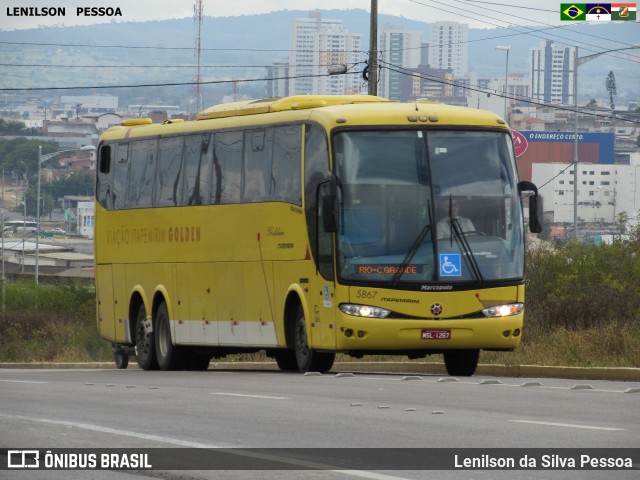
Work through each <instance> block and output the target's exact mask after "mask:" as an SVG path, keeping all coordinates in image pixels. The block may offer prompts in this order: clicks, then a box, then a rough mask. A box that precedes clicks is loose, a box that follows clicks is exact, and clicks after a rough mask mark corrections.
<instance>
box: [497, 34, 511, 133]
mask: <svg viewBox="0 0 640 480" xmlns="http://www.w3.org/2000/svg"><path fill="white" fill-rule="evenodd" d="M496 50H504V51H505V52H507V60H506V62H505V63H506V65H505V69H504V120H505V121H506V122H507V123H509V121H508V120H507V95H508V92H509V90H508V88H507V87H508V86H509V50H511V47H510V46H508V45H498V46H497V47H496Z"/></svg>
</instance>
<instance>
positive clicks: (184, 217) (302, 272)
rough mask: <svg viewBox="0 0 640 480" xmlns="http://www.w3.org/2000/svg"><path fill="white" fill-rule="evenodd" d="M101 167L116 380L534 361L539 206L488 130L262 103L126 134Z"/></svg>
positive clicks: (391, 111)
mask: <svg viewBox="0 0 640 480" xmlns="http://www.w3.org/2000/svg"><path fill="white" fill-rule="evenodd" d="M98 155H99V157H98V168H97V185H96V219H95V259H96V287H97V288H96V290H97V324H98V329H99V332H100V335H101V336H102V337H103V338H104V339H106V340H108V341H109V342H111V343H112V344H113V351H114V355H115V360H116V365H117V366H118V367H120V368H125V367H126V366H127V363H128V359H129V356H130V355H135V356H136V358H137V363H138V365H139V367H140V368H142V369H144V370H153V369H158V368H159V369H162V370H175V369H188V370H201V369H207V368H208V366H209V362H210V360H211V359H212V358H221V357H224V356H225V355H228V354H232V353H242V352H255V351H261V350H262V351H265V352H266V354H267V355H268V356H269V357H272V358H275V360H276V362H277V365H278V366H279V368H280V369H282V370H299V371H301V372H307V371H319V372H326V371H328V370H330V369H331V367H332V365H333V362H334V358H335V354H336V353H338V352H341V353H345V354H348V355H351V356H354V357H361V356H363V355H368V354H401V355H407V356H408V357H409V358H422V357H425V356H426V355H430V354H444V362H445V365H446V368H447V371H448V372H449V374H452V375H472V374H473V373H474V371H475V369H476V366H477V364H478V358H479V352H480V350H481V349H485V350H513V349H514V348H516V347H517V346H518V345H519V343H520V339H521V337H522V327H523V313H524V283H525V282H524V236H525V234H524V228H525V227H524V215H523V206H522V197H523V191H527V192H530V193H528V195H529V225H530V229H531V230H532V231H535V230H539V227H540V226H539V224H538V223H539V222H538V216H537V210H536V204H537V203H538V202H537V190H536V188H535V186H534V185H533V184H531V183H530V182H519V181H518V177H517V171H516V162H515V156H514V152H513V146H512V140H511V135H510V130H509V128H508V126H507V125H506V124H505V122H504V120H502V119H501V118H499V117H498V116H496V115H494V114H492V113H490V112H486V111H481V110H475V109H467V108H460V107H453V106H447V105H443V104H437V103H429V102H421V101H417V102H412V103H397V102H392V101H388V100H385V99H383V98H380V97H376V96H367V95H357V96H313V95H312V96H294V97H287V98H280V99H264V100H256V101H248V102H237V103H230V104H223V105H219V106H215V107H212V108H209V109H207V110H204V111H203V112H201V113H200V114H198V117H197V120H194V121H187V122H182V121H167V122H164V123H163V124H152V123H151V120H150V119H136V120H130V121H125V122H124V123H123V125H121V126H116V127H113V128H110V129H109V130H107V131H106V132H105V133H104V134H103V135H102V136H101V138H100V144H99V147H98Z"/></svg>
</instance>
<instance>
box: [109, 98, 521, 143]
mask: <svg viewBox="0 0 640 480" xmlns="http://www.w3.org/2000/svg"><path fill="white" fill-rule="evenodd" d="M197 118H198V120H197V121H188V122H182V121H172V120H169V121H166V122H164V123H162V124H157V123H150V120H148V121H147V120H146V119H136V121H127V122H125V123H123V124H122V125H120V126H115V127H111V128H110V129H108V130H107V131H106V132H105V133H103V135H102V136H101V140H117V139H120V138H123V137H124V138H134V137H138V138H140V137H149V136H155V135H165V134H180V133H182V134H184V133H189V132H193V133H195V132H205V131H208V130H211V129H213V128H217V127H216V125H219V124H217V122H219V121H223V122H224V128H236V127H247V126H252V125H255V126H259V125H265V124H270V123H280V122H292V121H305V120H306V121H308V120H311V121H317V122H319V123H322V124H323V125H325V126H326V127H327V128H332V127H333V126H336V125H339V126H360V125H362V126H366V125H370V126H382V125H407V126H409V125H416V124H418V125H419V124H423V125H425V124H428V125H432V126H449V125H450V126H470V127H481V128H501V129H504V130H508V126H507V124H506V122H505V121H504V120H503V119H502V118H501V117H500V116H498V115H496V114H494V113H492V112H489V111H486V110H478V109H474V108H467V107H456V106H452V105H446V104H443V103H436V102H429V101H423V100H417V101H414V102H407V103H400V102H395V101H391V100H387V99H384V98H382V97H377V96H373V95H297V96H292V97H285V98H267V99H261V100H248V101H243V102H233V103H224V104H220V105H216V106H213V107H210V108H207V109H206V110H204V111H202V112H200V113H199V114H198V117H197ZM210 122H215V123H210Z"/></svg>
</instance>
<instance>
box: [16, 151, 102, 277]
mask: <svg viewBox="0 0 640 480" xmlns="http://www.w3.org/2000/svg"><path fill="white" fill-rule="evenodd" d="M95 149H96V147H94V146H93V145H84V146H82V147H80V148H70V149H67V150H59V151H57V152H53V153H48V154H46V155H42V146H39V147H38V188H37V193H36V205H37V206H36V270H35V278H36V283H38V277H39V261H38V257H39V256H40V255H39V254H40V167H41V166H42V162H46V161H47V160H49V159H51V158H53V157H55V156H57V155H60V154H61V153H67V152H77V151H79V150H80V151H83V150H95ZM25 212H26V206H25ZM25 216H26V213H25ZM23 262H24V260H23Z"/></svg>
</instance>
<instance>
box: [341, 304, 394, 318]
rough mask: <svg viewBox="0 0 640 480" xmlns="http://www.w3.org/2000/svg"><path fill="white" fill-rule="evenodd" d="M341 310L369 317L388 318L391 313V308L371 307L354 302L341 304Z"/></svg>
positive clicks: (348, 313) (349, 313)
mask: <svg viewBox="0 0 640 480" xmlns="http://www.w3.org/2000/svg"><path fill="white" fill-rule="evenodd" d="M340 310H341V311H342V313H346V314H347V315H353V316H355V317H368V318H386V317H388V316H389V314H390V313H391V311H390V310H386V309H384V308H379V307H370V306H369V305H357V304H353V303H342V304H340Z"/></svg>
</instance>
